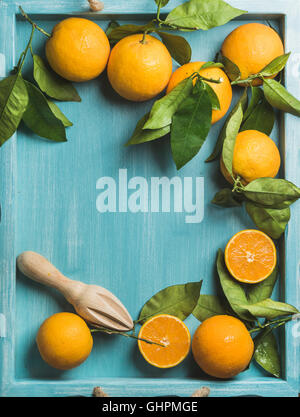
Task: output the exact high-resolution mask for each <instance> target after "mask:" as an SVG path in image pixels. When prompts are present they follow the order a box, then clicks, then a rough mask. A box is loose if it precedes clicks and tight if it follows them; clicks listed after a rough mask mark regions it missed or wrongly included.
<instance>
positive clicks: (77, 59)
mask: <svg viewBox="0 0 300 417" xmlns="http://www.w3.org/2000/svg"><path fill="white" fill-rule="evenodd" d="M109 53H110V45H109V41H108V39H107V36H106V34H105V33H104V32H103V30H102V29H101V28H100V26H98V25H97V24H96V23H94V22H92V21H90V20H88V19H83V18H81V17H69V18H68V19H65V20H62V21H61V22H59V23H58V24H57V25H55V26H54V28H53V30H52V34H51V38H50V39H49V40H48V41H47V42H46V56H47V59H48V62H49V64H50V66H51V67H52V69H53V70H54V71H55V72H57V74H59V75H60V76H61V77H63V78H65V79H67V80H70V81H77V82H83V81H88V80H92V79H93V78H96V77H98V75H100V74H101V72H102V71H103V70H104V69H105V67H106V64H107V61H108V57H109Z"/></svg>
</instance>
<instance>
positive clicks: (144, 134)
mask: <svg viewBox="0 0 300 417" xmlns="http://www.w3.org/2000/svg"><path fill="white" fill-rule="evenodd" d="M148 118H149V113H147V114H145V116H143V117H142V118H141V119H140V120H139V121H138V123H137V125H136V128H135V130H134V132H133V134H132V136H131V138H130V139H129V141H128V142H127V143H126V146H128V145H138V144H140V143H145V142H150V141H152V140H155V139H159V138H161V137H163V136H165V135H166V134H168V133H169V132H170V130H171V127H170V125H168V126H165V127H162V128H160V129H143V126H144V124H145V123H146V121H147V120H148Z"/></svg>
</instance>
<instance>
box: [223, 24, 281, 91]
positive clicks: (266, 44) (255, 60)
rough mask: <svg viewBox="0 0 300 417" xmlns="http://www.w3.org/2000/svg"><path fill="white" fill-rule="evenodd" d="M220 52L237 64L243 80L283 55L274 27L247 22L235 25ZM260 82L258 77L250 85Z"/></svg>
mask: <svg viewBox="0 0 300 417" xmlns="http://www.w3.org/2000/svg"><path fill="white" fill-rule="evenodd" d="M221 53H222V55H223V56H225V57H226V58H228V59H230V61H232V62H233V63H234V64H236V65H237V66H238V68H239V70H240V72H241V79H242V80H244V79H246V78H248V77H249V76H251V75H254V74H257V73H259V72H260V71H261V70H262V69H263V68H264V67H265V66H267V65H268V64H269V63H270V62H271V61H273V59H275V58H277V57H278V56H280V55H283V54H284V48H283V44H282V40H281V39H280V37H279V35H278V34H277V32H275V30H274V29H272V28H270V27H269V26H266V25H263V24H262V23H247V24H245V25H241V26H239V27H237V28H236V29H234V30H233V31H232V32H231V33H230V34H229V35H228V36H227V38H226V39H225V40H224V42H223V45H222V48H221ZM275 76H276V75H274V76H273V77H270V78H274V77H275ZM260 84H262V81H261V80H259V79H255V80H254V81H253V82H252V85H260ZM240 85H242V84H240Z"/></svg>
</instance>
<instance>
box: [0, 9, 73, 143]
mask: <svg viewBox="0 0 300 417" xmlns="http://www.w3.org/2000/svg"><path fill="white" fill-rule="evenodd" d="M21 12H22V14H23V15H24V16H25V17H26V16H27V15H26V14H25V13H24V12H23V10H22V9H21ZM28 19H29V18H28ZM29 21H30V19H29ZM30 23H31V25H32V31H31V36H30V39H29V42H28V44H27V46H26V48H25V50H24V51H23V52H22V54H21V56H20V59H19V62H18V65H17V67H16V68H15V69H14V73H13V74H12V75H10V76H8V77H6V78H4V79H3V80H1V81H0V146H1V145H3V144H4V143H5V142H6V141H7V140H8V139H9V138H10V137H11V136H12V135H13V134H14V133H15V132H16V130H17V128H18V126H19V124H20V122H21V121H22V120H23V122H24V123H25V124H26V126H27V127H28V128H29V129H31V130H32V131H33V132H34V133H35V134H37V135H38V136H41V137H43V138H47V139H49V140H52V141H55V142H64V141H66V140H67V139H66V131H65V128H66V127H68V126H72V122H70V120H69V119H68V118H67V117H66V116H65V115H64V114H63V113H62V112H61V110H60V109H59V108H58V107H57V105H56V104H55V103H54V102H53V101H52V99H56V100H60V101H77V102H78V101H81V99H80V97H79V95H78V93H77V91H76V89H75V88H74V87H73V85H72V84H71V83H70V82H69V81H66V80H64V79H63V78H61V77H59V76H58V75H57V74H55V73H54V72H53V71H52V70H51V69H50V68H48V66H47V65H46V64H45V63H44V61H43V60H42V58H41V57H39V56H38V55H36V54H34V53H33V51H32V46H31V44H32V39H33V34H34V31H35V29H36V28H37V29H38V30H40V31H42V29H40V28H38V27H37V26H36V25H35V24H34V23H32V22H31V21H30ZM43 33H45V32H44V31H43ZM45 34H46V33H45ZM29 50H30V52H31V56H32V59H33V78H34V81H35V84H34V83H32V82H30V81H27V80H24V78H23V76H22V68H23V65H24V61H25V58H26V55H27V52H28V51H29Z"/></svg>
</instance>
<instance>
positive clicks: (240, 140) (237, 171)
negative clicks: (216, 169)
mask: <svg viewBox="0 0 300 417" xmlns="http://www.w3.org/2000/svg"><path fill="white" fill-rule="evenodd" d="M279 168H280V153H279V150H278V148H277V146H276V144H275V142H274V141H273V140H272V139H271V138H270V137H269V136H267V135H265V134H264V133H262V132H259V131H258V130H245V131H243V132H240V133H239V134H238V135H237V137H236V141H235V146H234V152H233V160H232V170H233V174H234V176H237V175H238V176H240V177H241V179H242V182H243V183H244V184H248V183H249V182H251V181H253V180H255V179H257V178H265V177H271V178H274V177H276V175H277V173H278V171H279ZM220 169H221V172H222V174H223V175H224V177H225V178H226V179H227V180H228V181H229V182H231V183H232V182H233V180H232V178H231V176H230V175H229V173H228V171H227V169H226V167H225V165H224V163H223V160H222V159H221V162H220Z"/></svg>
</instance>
